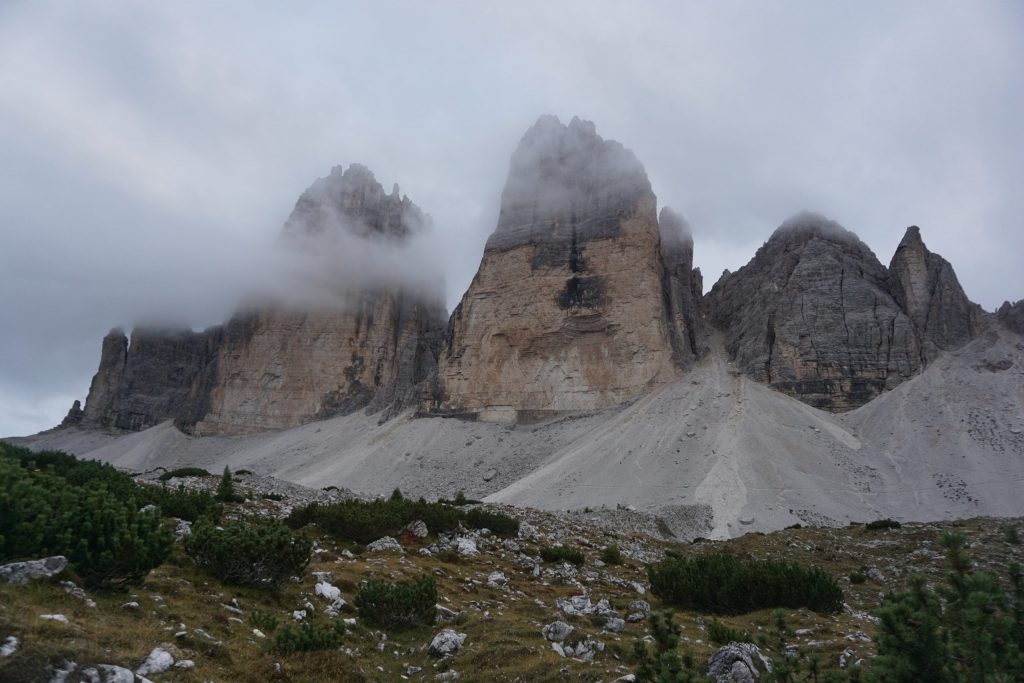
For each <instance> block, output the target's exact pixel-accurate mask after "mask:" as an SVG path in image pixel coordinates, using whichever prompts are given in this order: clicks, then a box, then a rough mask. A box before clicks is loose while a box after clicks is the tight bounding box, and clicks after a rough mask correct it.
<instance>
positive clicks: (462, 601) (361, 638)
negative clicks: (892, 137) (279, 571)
mask: <svg viewBox="0 0 1024 683" xmlns="http://www.w3.org/2000/svg"><path fill="white" fill-rule="evenodd" d="M530 514H531V515H534V516H532V517H531V521H532V522H534V523H537V525H538V526H539V527H540V528H541V530H542V532H543V531H547V532H549V533H552V532H553V533H556V534H557V533H558V532H559V531H561V532H562V533H565V532H566V531H567V530H566V529H565V528H564V525H565V523H564V522H561V521H559V520H558V519H557V518H556V517H554V516H547V515H544V516H537V514H536V513H530ZM1016 523H1018V524H1019V521H1018V522H1016ZM560 524H561V525H562V527H563V528H560V526H559V525H560ZM575 524H577V525H578V523H575ZM950 526H958V527H959V530H960V531H961V532H963V533H965V534H966V535H967V537H968V540H969V542H971V543H972V544H973V548H972V549H971V552H972V554H973V555H974V557H975V559H976V560H978V562H979V564H980V566H981V567H982V568H987V569H994V570H996V571H1002V568H1004V567H1005V565H1006V563H1007V562H1008V561H1010V560H1011V559H1017V560H1020V559H1021V555H1022V552H1021V547H1020V546H1012V545H1009V544H1007V543H1006V542H1005V541H1004V537H1003V534H1002V528H1003V527H1004V526H1006V521H1005V520H992V519H976V520H970V521H966V522H954V523H942V524H926V525H925V524H922V525H908V526H905V527H904V528H903V529H899V530H893V531H881V532H867V531H865V530H863V529H862V528H860V527H850V528H841V529H799V530H788V531H781V532H777V533H774V534H769V535H760V534H750V535H747V536H744V537H741V538H738V539H733V540H731V541H725V542H715V543H710V542H708V543H701V544H697V545H685V546H674V547H677V549H680V550H681V551H682V552H684V553H693V552H704V551H705V550H706V549H708V547H709V546H714V547H715V549H720V548H726V549H729V550H730V551H731V552H735V553H738V554H741V555H749V556H754V557H758V558H764V557H784V558H787V559H795V560H799V561H801V562H806V563H812V564H819V565H821V566H823V567H824V568H825V569H826V570H827V571H829V572H830V573H831V574H833V575H834V576H836V577H846V576H847V575H848V574H849V573H850V572H851V571H856V570H860V569H862V568H865V567H877V568H879V569H880V570H881V572H882V573H883V574H884V575H885V581H884V582H882V583H879V582H876V581H874V580H869V581H868V582H867V583H865V584H862V585H860V586H850V585H849V583H847V582H846V581H845V579H843V584H842V585H843V587H844V590H845V591H846V594H847V602H848V603H849V605H850V606H851V607H852V608H853V610H854V612H864V611H868V612H870V611H873V610H874V609H875V608H876V607H877V606H878V604H879V602H880V597H881V594H882V593H883V592H885V591H889V590H892V589H894V588H896V587H898V586H900V585H902V582H903V576H904V575H905V574H906V573H907V572H911V571H918V572H924V573H926V574H928V575H929V577H930V578H931V579H933V580H935V579H938V578H939V577H941V576H942V574H943V572H944V571H945V567H944V563H943V562H942V561H941V560H937V559H934V558H933V557H930V556H929V555H928V553H927V552H922V553H918V554H916V555H915V554H914V551H921V550H924V551H934V550H936V549H937V547H938V543H937V542H938V537H939V536H940V535H941V532H942V530H943V529H945V528H949V527H950ZM568 531H569V532H570V533H571V536H572V537H573V538H575V539H576V541H577V544H578V546H579V547H580V548H581V549H582V550H583V551H584V552H585V554H586V557H587V563H586V565H585V566H584V567H583V571H587V570H596V571H597V572H598V573H600V572H605V571H607V572H609V573H610V574H612V575H613V576H616V577H621V578H625V579H629V580H637V581H641V582H642V583H646V580H645V574H644V570H643V565H642V564H641V563H640V562H637V561H634V560H629V561H627V563H626V564H625V565H623V566H620V567H602V568H596V567H595V560H596V559H597V557H598V555H599V553H600V548H601V547H602V546H603V545H604V544H606V543H608V542H611V541H612V540H613V537H612V536H611V535H609V534H608V533H607V532H602V531H600V530H598V529H596V528H594V527H586V526H585V525H584V526H580V527H578V528H577V527H574V528H572V529H569V530H568ZM614 540H615V542H618V543H619V544H620V545H621V546H622V547H623V548H624V549H633V550H638V549H639V550H641V551H644V550H646V551H653V552H657V551H658V550H660V549H662V548H664V547H669V545H670V544H664V543H661V542H656V541H651V540H649V539H646V538H645V537H644V538H641V537H626V536H621V537H618V538H614ZM317 542H318V546H319V548H320V549H321V551H320V552H318V553H317V554H316V556H315V559H314V561H313V562H312V563H311V564H310V566H309V567H308V568H307V570H306V572H305V573H304V575H303V577H302V578H301V581H299V582H294V583H290V584H288V585H286V586H285V587H284V588H283V589H282V590H281V591H280V593H279V594H277V595H269V594H266V593H263V592H260V591H256V590H250V589H242V588H236V587H231V586H224V585H222V584H220V583H219V582H218V581H217V580H216V579H213V578H211V577H208V576H206V575H203V574H201V573H200V572H198V571H197V570H196V569H195V568H194V567H193V566H192V565H191V562H190V561H189V560H188V558H187V557H186V556H185V554H184V552H183V551H182V549H181V548H180V546H179V547H178V548H177V549H176V550H175V553H174V555H173V556H172V558H171V560H170V561H169V562H168V563H166V564H165V565H164V566H162V567H160V568H159V569H157V570H155V571H154V572H152V573H151V574H150V575H149V577H148V578H147V580H146V582H145V584H144V585H143V586H141V587H139V588H138V589H136V590H133V591H131V592H130V593H125V594H102V593H96V594H92V595H91V597H92V598H94V599H95V600H96V602H97V607H95V608H90V607H87V606H86V605H85V604H84V603H83V602H82V601H81V600H79V599H77V598H75V597H73V596H70V595H67V594H66V593H65V592H64V591H63V589H62V588H61V587H60V586H59V585H56V584H55V583H34V584H32V585H30V586H28V587H13V586H6V585H5V586H0V641H3V640H4V639H5V638H6V637H7V636H8V635H15V636H17V637H18V638H19V639H20V640H21V641H22V644H21V646H20V649H19V650H18V652H17V653H16V654H15V655H14V656H13V657H9V658H6V659H3V660H0V679H2V680H4V681H11V682H12V683H13V682H16V681H31V680H39V679H40V678H42V679H44V680H45V675H43V674H42V673H41V672H42V670H43V669H45V667H46V666H47V664H48V663H55V662H59V661H61V660H63V659H68V660H73V661H76V662H78V663H79V664H80V665H83V666H84V665H88V664H96V663H113V664H120V665H122V666H126V667H129V668H133V669H134V668H135V667H137V666H138V665H139V664H140V663H141V662H142V661H143V659H144V658H145V656H146V655H147V653H148V652H149V651H150V650H151V649H152V648H153V647H155V646H158V645H160V646H164V647H166V648H167V649H169V650H171V652H172V653H173V654H174V655H175V657H176V658H188V659H193V660H194V661H195V662H196V668H195V669H193V670H190V671H178V670H172V671H170V672H168V673H166V674H162V675H160V676H158V677H156V678H157V680H159V681H254V682H255V681H393V680H400V678H401V676H402V675H403V674H404V673H405V671H406V665H413V666H417V667H422V669H423V671H421V672H419V673H417V674H414V675H412V676H411V677H410V678H411V679H412V680H428V679H432V678H433V675H434V674H435V673H437V672H440V671H444V670H446V669H448V668H452V669H455V670H457V671H459V672H460V674H461V678H460V680H464V681H514V680H520V681H535V680H555V679H560V678H562V674H561V673H560V670H562V669H563V668H566V669H567V670H568V671H567V677H568V680H581V681H598V680H605V681H608V680H614V679H615V678H617V677H618V676H620V675H622V674H623V673H626V672H628V671H630V670H632V667H631V666H630V664H629V662H628V652H629V649H630V646H631V644H632V641H633V640H634V639H635V638H638V637H642V636H644V635H646V633H647V631H646V624H645V623H644V622H641V623H639V624H627V626H626V631H625V632H624V633H622V634H610V633H602V632H601V628H600V626H601V620H597V621H594V622H591V620H590V619H588V618H566V617H564V615H560V614H559V613H558V612H557V610H556V608H555V606H554V603H555V598H557V597H569V596H572V595H575V594H578V593H579V592H580V590H579V588H578V587H577V586H574V585H569V584H567V583H565V582H563V581H562V580H561V579H559V578H557V577H550V576H547V577H545V576H543V575H542V576H541V577H538V578H534V577H533V576H532V575H531V574H530V572H529V570H526V569H519V568H516V567H515V566H514V565H513V563H512V561H511V560H512V558H513V554H512V553H509V552H506V551H503V550H501V549H500V544H496V546H495V548H494V549H493V550H492V551H490V552H483V553H481V555H480V556H479V557H476V558H473V559H461V560H459V561H458V562H456V563H448V562H444V561H442V560H440V559H438V558H437V557H424V556H421V555H418V554H416V553H415V552H414V549H413V548H410V549H409V550H410V551H412V552H409V553H407V554H406V555H405V556H398V555H395V554H369V553H367V554H363V555H358V556H356V557H355V559H352V560H348V559H345V558H343V557H342V556H341V555H340V554H339V553H340V551H341V550H342V549H344V548H345V547H346V546H345V545H343V544H335V543H334V542H333V541H332V540H331V539H329V538H324V537H318V538H317ZM540 545H541V543H538V542H523V543H522V546H523V550H524V551H525V552H527V553H528V554H530V555H532V556H536V555H537V554H538V551H539V547H540ZM495 570H501V571H503V572H505V574H506V575H507V576H508V579H509V585H508V587H506V588H494V587H489V586H488V585H487V575H488V574H489V573H491V572H492V571H495ZM314 571H329V572H332V573H333V579H332V582H333V583H334V584H335V585H337V586H339V587H340V588H341V589H342V592H343V597H344V598H345V599H346V600H347V601H349V602H352V600H353V598H354V593H355V590H356V589H357V586H358V584H359V582H360V581H362V580H364V579H368V578H386V579H388V580H395V579H400V578H411V577H414V576H417V575H419V574H420V573H423V572H430V573H433V574H434V575H435V576H436V577H437V579H438V594H439V596H441V597H440V601H441V604H444V605H447V606H448V607H450V608H451V609H454V610H456V611H460V612H463V613H464V617H462V618H460V620H459V623H458V624H457V625H456V626H455V628H456V629H457V630H458V631H460V632H464V633H466V634H468V638H467V640H466V644H465V646H464V648H463V649H462V651H460V652H459V653H458V654H456V655H455V656H454V657H451V658H448V659H446V660H443V661H440V662H439V661H438V660H436V659H432V658H430V657H428V655H427V653H426V645H427V644H428V643H429V642H430V639H431V638H432V636H433V635H434V633H436V632H437V630H439V628H440V627H429V628H421V629H417V630H413V631H407V632H403V633H398V634H391V635H388V636H387V638H386V639H385V638H383V637H382V635H381V634H380V633H379V632H374V631H371V630H369V629H366V628H365V627H362V626H360V625H357V626H355V627H353V628H351V629H350V632H349V634H348V635H347V636H346V638H345V645H344V646H343V647H342V648H341V649H340V650H338V651H332V652H315V653H306V654H293V655H286V656H282V655H277V654H274V653H273V652H270V651H269V650H268V641H267V640H261V639H259V638H257V637H255V636H254V635H253V633H252V629H253V627H252V625H250V624H249V623H248V622H247V618H248V616H249V615H250V614H251V613H252V612H253V611H254V610H256V609H259V610H262V611H264V612H271V613H273V614H275V615H276V616H277V617H278V619H279V621H280V623H281V624H282V625H283V624H286V623H289V621H290V620H291V617H290V614H291V611H292V610H294V609H301V608H302V606H303V605H304V603H305V602H306V601H307V600H309V601H310V602H312V603H313V604H314V605H315V606H316V608H317V613H316V614H315V616H314V621H316V622H319V623H324V622H326V620H327V618H326V617H325V616H324V615H323V614H322V609H323V607H325V606H326V605H325V603H324V602H323V600H321V599H320V598H318V597H316V596H314V595H313V586H314V584H315V579H314V578H313V576H312V572H314ZM581 578H582V576H581ZM584 584H586V585H587V587H588V589H589V593H590V595H591V598H592V599H593V600H594V601H595V602H596V601H597V600H598V599H600V598H608V599H609V600H610V601H611V602H612V604H613V607H616V608H617V609H619V611H620V612H621V613H622V615H623V616H625V607H626V604H627V603H628V602H629V601H630V600H634V599H637V598H640V597H642V598H643V599H647V600H648V601H650V602H651V603H652V605H653V606H654V608H655V609H657V608H658V607H659V604H658V601H657V600H656V599H655V598H653V597H652V596H651V595H650V594H647V595H645V596H639V595H637V594H636V593H635V592H633V591H632V590H630V589H626V588H622V587H619V586H615V585H612V584H609V583H607V582H604V581H601V580H600V579H599V580H596V581H593V582H590V583H587V582H586V581H584ZM154 596H159V598H160V599H159V600H158V599H156V598H154ZM233 598H234V599H237V601H238V604H239V606H240V607H241V609H242V611H243V614H241V615H238V614H235V613H232V612H231V611H229V610H227V609H225V608H223V607H222V606H221V603H227V602H229V601H230V600H232V599H233ZM538 599H539V600H541V601H543V603H544V605H545V606H544V607H540V606H538V605H537V604H536V603H535V600H538ZM131 600H134V601H137V602H138V603H139V604H140V609H138V610H131V609H125V608H123V607H122V604H123V603H125V602H128V601H131ZM44 613H62V614H64V615H66V616H67V617H68V619H69V620H70V624H69V625H63V624H59V623H54V622H48V621H43V620H41V619H39V617H38V615H40V614H44ZM343 616H353V615H343ZM701 616H702V615H699V614H696V613H681V614H680V615H679V616H678V617H677V621H680V622H681V623H682V624H683V636H684V645H687V646H689V647H691V648H692V649H693V650H694V651H695V652H696V654H697V655H698V658H699V657H706V656H707V655H708V654H710V653H711V652H712V651H713V649H714V646H712V645H710V644H709V643H707V642H706V638H707V636H706V634H705V632H704V630H703V627H702V626H701V621H702V620H701V618H700V617H701ZM556 618H563V619H565V620H566V621H569V622H570V623H573V624H574V625H575V626H576V629H577V630H576V634H574V635H583V634H585V635H589V636H593V637H595V638H597V639H598V640H602V641H604V642H605V643H606V644H607V649H606V651H605V653H604V654H603V655H599V656H598V657H597V659H596V660H595V661H594V662H593V663H583V662H578V661H573V660H569V659H562V658H561V657H559V656H558V655H557V654H555V653H554V652H553V651H552V650H551V648H550V646H549V644H548V643H547V642H545V641H544V639H543V638H542V636H541V633H540V631H541V627H542V626H543V625H544V624H546V623H549V622H551V621H553V620H555V619H556ZM238 619H240V620H241V622H242V623H239V622H238V621H237V620H238ZM788 619H789V622H790V625H791V626H792V628H794V629H812V630H813V632H812V633H810V634H807V635H803V636H796V635H794V636H792V637H791V638H790V642H792V643H795V644H804V645H807V644H808V643H810V642H812V641H814V642H816V643H818V644H817V645H812V646H813V647H815V648H816V649H818V650H820V651H821V652H822V653H823V659H824V661H825V662H827V663H830V664H834V663H835V662H836V661H837V660H838V656H839V653H841V652H842V651H843V650H845V649H847V648H849V649H851V650H853V651H854V652H855V653H856V655H857V656H858V657H867V656H870V655H871V653H872V648H873V644H872V643H870V642H864V641H862V640H859V639H857V638H856V635H855V634H857V633H858V632H864V633H866V634H867V635H869V636H871V635H873V625H872V623H871V622H870V620H867V619H864V618H863V616H859V615H858V614H856V613H849V612H848V613H843V614H839V615H828V616H826V615H817V614H814V613H810V612H807V611H803V610H799V611H793V612H790V613H789V615H788ZM721 621H722V622H723V623H725V624H727V625H729V626H733V627H737V628H740V629H744V630H748V631H750V632H751V633H754V634H755V635H756V633H757V632H758V630H759V629H767V628H768V626H769V623H770V617H769V613H768V611H763V612H755V613H753V614H748V615H744V616H741V617H734V618H724V619H722V620H721ZM180 624H185V628H184V629H182V627H181V626H180ZM278 628H279V629H280V628H281V626H279V627H278ZM195 629H203V630H204V631H206V632H207V633H209V634H211V635H212V636H213V637H214V638H215V639H216V640H218V641H221V642H220V644H215V643H209V642H206V641H204V640H203V639H202V638H201V637H199V636H198V635H196V634H195ZM180 630H186V631H187V632H188V635H186V636H184V637H177V638H176V637H175V633H176V632H179V631H180ZM268 635H270V636H271V638H272V637H273V635H272V634H268ZM848 637H851V638H853V639H852V640H850V639H848ZM278 665H279V666H278Z"/></svg>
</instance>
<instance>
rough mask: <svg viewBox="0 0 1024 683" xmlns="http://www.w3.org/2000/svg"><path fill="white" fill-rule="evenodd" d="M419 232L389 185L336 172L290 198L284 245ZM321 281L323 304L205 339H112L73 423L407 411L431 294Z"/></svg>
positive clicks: (217, 330)
mask: <svg viewBox="0 0 1024 683" xmlns="http://www.w3.org/2000/svg"><path fill="white" fill-rule="evenodd" d="M427 224H428V219H427V218H426V216H425V215H424V214H423V213H422V212H421V211H420V210H419V208H417V207H416V206H415V205H414V204H413V203H412V202H411V201H409V199H408V198H407V197H401V196H400V195H399V193H398V188H397V187H396V188H395V190H394V191H393V192H392V193H391V194H386V193H385V192H384V191H383V189H382V188H381V186H380V184H379V183H377V181H376V180H375V179H374V177H373V174H372V173H370V172H369V171H368V170H367V169H366V168H364V167H362V166H358V165H352V166H350V167H349V168H348V169H347V170H343V169H342V168H341V167H336V168H335V169H333V170H332V171H331V174H330V175H329V176H328V177H327V178H323V179H320V180H318V181H316V182H315V183H314V184H313V186H312V187H310V188H309V189H308V190H307V191H306V192H304V193H303V194H302V196H301V197H300V198H299V201H298V203H297V204H296V206H295V209H294V211H293V212H292V214H291V216H290V217H289V219H288V221H287V223H286V224H285V228H284V236H285V237H286V238H287V239H286V240H285V244H284V245H283V247H282V248H294V249H299V250H303V249H304V250H307V251H313V252H315V251H316V250H317V249H326V247H328V246H331V245H338V244H341V245H342V246H344V245H345V244H349V243H350V241H351V240H361V241H378V242H387V243H391V244H401V243H402V242H403V241H404V240H406V239H408V238H409V237H410V236H411V235H414V234H416V233H418V232H420V231H422V230H423V229H425V227H426V226H427ZM346 240H348V241H349V242H346ZM327 253H330V252H329V251H328V252H327ZM326 285H327V287H328V289H329V290H331V291H328V292H325V296H324V297H323V300H322V301H321V300H319V299H318V300H317V302H316V303H309V304H305V305H302V306H296V305H294V304H292V305H289V306H279V305H278V306H265V307H261V308H256V309H254V310H249V311H245V312H243V313H239V314H238V315H236V316H234V317H233V318H232V319H231V320H230V321H229V322H228V323H227V324H226V325H224V326H222V327H214V328H210V329H209V330H206V331H204V332H192V331H190V330H176V331H170V330H146V329H136V330H135V331H134V332H133V333H132V338H131V344H130V345H129V343H128V340H127V338H126V337H125V335H124V333H123V332H121V331H120V330H114V331H112V332H111V334H109V335H108V336H107V337H106V338H105V339H104V342H103V351H102V355H101V361H100V368H99V371H98V372H97V374H96V377H95V378H94V379H93V383H92V386H91V388H90V391H89V397H88V399H87V401H86V407H85V410H84V413H83V416H82V423H83V424H85V425H86V426H90V425H91V426H100V427H106V428H113V429H121V430H139V429H145V428H147V427H150V426H153V425H155V424H158V423H160V422H162V421H164V420H167V419H173V420H175V422H176V424H178V426H179V427H180V428H182V429H184V430H185V431H189V432H192V433H193V434H196V435H203V434H240V433H245V432H251V431H260V430H266V429H275V428H282V427H291V426H295V425H298V424H302V423H304V422H309V421H311V420H316V419H322V418H326V417H330V416H333V415H338V414H344V413H349V412H353V411H355V410H360V409H363V408H367V409H369V410H372V411H373V412H381V414H382V417H388V416H390V415H391V414H393V413H394V412H395V411H398V410H402V409H404V408H406V407H409V406H411V405H413V404H414V403H415V401H416V400H417V398H418V395H419V392H421V391H422V386H421V385H422V384H423V383H424V382H426V381H427V380H428V379H429V378H431V377H433V374H434V373H435V371H436V359H437V355H438V353H439V352H440V345H441V339H442V331H443V329H444V325H445V317H446V316H445V311H444V308H443V305H442V303H441V300H442V294H441V291H440V287H438V288H437V289H436V290H433V291H432V290H430V289H429V288H427V289H424V288H419V289H417V290H416V291H415V292H413V291H410V289H409V288H407V287H402V286H398V285H394V286H388V285H382V284H380V283H379V282H375V283H374V284H373V285H367V286H366V287H362V288H361V287H359V285H358V283H355V284H353V283H351V282H348V283H346V284H345V285H344V286H339V287H338V288H337V291H335V290H334V289H333V288H332V287H331V283H330V282H327V283H326ZM328 302H329V303H328ZM382 411H383V412H382Z"/></svg>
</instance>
